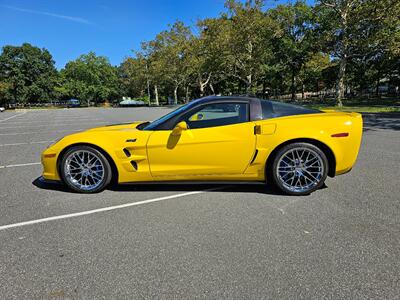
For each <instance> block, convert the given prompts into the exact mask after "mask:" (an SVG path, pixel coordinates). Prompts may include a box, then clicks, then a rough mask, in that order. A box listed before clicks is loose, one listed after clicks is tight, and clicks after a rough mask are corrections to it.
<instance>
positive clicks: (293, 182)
mask: <svg viewBox="0 0 400 300" xmlns="http://www.w3.org/2000/svg"><path fill="white" fill-rule="evenodd" d="M323 175H324V163H323V160H322V158H321V156H320V155H319V154H318V153H317V152H315V151H313V150H312V149H309V148H303V147H298V148H293V149H290V150H288V151H286V152H285V153H284V154H283V155H282V156H281V157H280V159H279V161H278V164H277V168H276V178H278V179H279V180H280V181H281V183H282V185H283V186H285V188H287V189H288V190H290V191H292V192H296V193H297V192H298V193H304V192H307V191H309V190H312V189H313V188H314V187H315V186H317V185H318V184H319V183H320V181H321V180H322V178H323Z"/></svg>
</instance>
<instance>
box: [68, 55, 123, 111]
mask: <svg viewBox="0 0 400 300" xmlns="http://www.w3.org/2000/svg"><path fill="white" fill-rule="evenodd" d="M61 75H62V77H63V79H64V86H65V88H66V90H67V91H68V92H67V93H68V95H69V96H70V97H74V98H78V99H80V100H86V102H87V104H88V105H90V102H91V101H93V102H95V104H97V103H98V102H100V101H104V100H112V99H114V98H116V97H117V96H118V76H117V69H116V68H115V67H113V66H112V65H111V64H110V62H109V61H108V59H107V58H106V57H104V56H96V54H95V53H94V52H90V53H88V54H83V55H81V56H80V57H79V58H78V59H76V60H74V61H70V62H68V63H67V65H66V66H65V69H63V70H61Z"/></svg>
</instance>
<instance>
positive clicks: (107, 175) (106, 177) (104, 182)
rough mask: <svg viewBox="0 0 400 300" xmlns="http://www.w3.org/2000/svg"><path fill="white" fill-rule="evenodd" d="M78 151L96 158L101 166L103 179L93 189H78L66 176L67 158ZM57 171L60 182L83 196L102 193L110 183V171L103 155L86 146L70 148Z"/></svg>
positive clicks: (109, 166)
mask: <svg viewBox="0 0 400 300" xmlns="http://www.w3.org/2000/svg"><path fill="white" fill-rule="evenodd" d="M79 151H84V152H89V153H91V154H92V155H94V156H96V157H97V158H98V159H99V160H100V161H101V164H102V166H103V172H104V173H103V177H102V179H101V180H100V181H99V183H98V184H96V186H94V187H93V188H80V187H79V185H77V184H76V183H74V182H73V180H72V179H71V177H70V176H68V171H67V166H66V164H67V160H68V158H69V157H70V156H71V155H73V154H74V153H77V152H79ZM59 171H60V176H61V179H62V181H63V182H64V183H65V184H66V185H67V186H68V187H69V188H70V189H72V190H73V191H75V192H79V193H85V194H91V193H98V192H101V191H103V190H104V189H105V188H106V187H107V186H108V185H109V184H110V182H111V179H112V169H111V165H110V162H109V161H108V159H107V158H106V157H105V156H104V154H103V153H101V152H100V151H99V150H97V149H95V148H93V147H90V146H86V145H78V146H74V147H71V148H70V149H68V150H67V151H66V152H65V153H64V155H63V157H62V158H61V161H60V165H59Z"/></svg>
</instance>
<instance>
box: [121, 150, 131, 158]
mask: <svg viewBox="0 0 400 300" xmlns="http://www.w3.org/2000/svg"><path fill="white" fill-rule="evenodd" d="M123 151H124V153H125V155H126V157H131V152H130V151H129V150H128V149H126V148H124V149H123Z"/></svg>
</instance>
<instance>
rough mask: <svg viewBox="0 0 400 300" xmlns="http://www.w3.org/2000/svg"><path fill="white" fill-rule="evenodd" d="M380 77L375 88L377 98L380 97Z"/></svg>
mask: <svg viewBox="0 0 400 300" xmlns="http://www.w3.org/2000/svg"><path fill="white" fill-rule="evenodd" d="M379 81H380V80H379V76H378V78H377V79H376V86H375V95H376V97H379Z"/></svg>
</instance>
